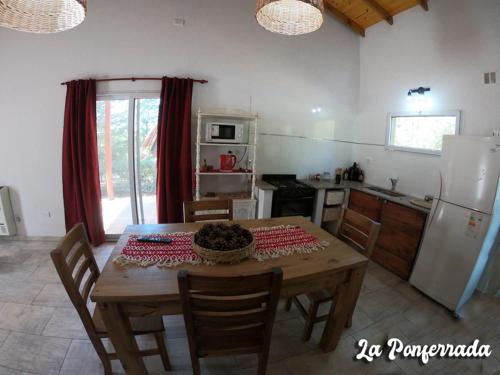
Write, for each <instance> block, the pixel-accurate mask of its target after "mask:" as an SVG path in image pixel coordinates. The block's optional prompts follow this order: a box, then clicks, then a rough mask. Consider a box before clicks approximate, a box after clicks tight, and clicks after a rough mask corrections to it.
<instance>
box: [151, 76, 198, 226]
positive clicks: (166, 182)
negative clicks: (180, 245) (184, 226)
mask: <svg viewBox="0 0 500 375" xmlns="http://www.w3.org/2000/svg"><path fill="white" fill-rule="evenodd" d="M192 93H193V80H192V79H181V78H168V77H163V79H162V88H161V98H160V112H159V117H158V147H157V156H158V159H157V162H156V167H157V178H156V194H157V195H156V206H157V213H158V223H179V222H182V221H183V202H184V201H190V200H192V199H193V192H192V165H191V98H192Z"/></svg>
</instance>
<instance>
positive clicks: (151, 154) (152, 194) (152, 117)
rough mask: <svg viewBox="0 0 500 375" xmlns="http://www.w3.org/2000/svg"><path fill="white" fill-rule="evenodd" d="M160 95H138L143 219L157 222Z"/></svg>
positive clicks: (139, 188)
mask: <svg viewBox="0 0 500 375" xmlns="http://www.w3.org/2000/svg"><path fill="white" fill-rule="evenodd" d="M159 106H160V99H158V98H154V99H136V101H135V108H136V109H135V113H136V124H135V126H136V141H137V143H136V155H138V158H137V160H136V164H135V165H136V170H137V173H136V176H137V181H136V186H137V201H138V206H139V207H138V211H139V222H140V223H144V224H155V223H156V222H157V215H156V135H157V130H158V110H159Z"/></svg>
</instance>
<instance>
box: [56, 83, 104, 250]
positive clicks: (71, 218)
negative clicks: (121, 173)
mask: <svg viewBox="0 0 500 375" xmlns="http://www.w3.org/2000/svg"><path fill="white" fill-rule="evenodd" d="M96 122H97V120H96V83H95V80H78V81H72V82H70V83H69V84H68V86H67V91H66V107H65V113H64V132H63V160H62V169H63V170H62V174H63V195H64V215H65V220H66V231H69V230H70V229H71V228H73V226H74V225H75V224H77V223H80V222H83V223H84V224H85V228H86V229H87V233H88V236H89V239H90V241H91V242H92V244H93V245H99V244H101V243H103V242H104V227H103V223H102V207H101V188H100V184H99V160H98V155H97V129H96Z"/></svg>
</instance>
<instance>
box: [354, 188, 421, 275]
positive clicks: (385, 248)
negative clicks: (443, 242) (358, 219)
mask: <svg viewBox="0 0 500 375" xmlns="http://www.w3.org/2000/svg"><path fill="white" fill-rule="evenodd" d="M353 193H354V194H353ZM367 196H368V197H367ZM363 205H364V206H363ZM349 208H351V209H352V210H354V211H357V212H359V213H361V214H363V215H365V216H368V217H370V218H371V219H373V220H376V221H379V222H380V224H381V228H380V234H379V237H378V240H377V243H376V245H375V248H374V250H373V254H372V260H374V261H375V262H377V263H379V264H380V265H381V266H383V267H385V268H386V269H388V270H390V271H392V272H393V273H395V274H396V275H398V276H399V277H401V278H403V279H405V280H408V279H409V277H410V274H411V270H412V268H413V263H414V262H415V257H416V255H417V250H418V247H419V245H420V241H421V238H422V234H423V231H424V226H425V220H426V218H427V214H426V213H425V212H422V211H420V210H416V209H413V208H410V207H406V206H403V205H400V204H397V203H394V202H391V201H387V200H384V199H381V198H378V200H377V197H375V196H373V195H371V194H367V193H363V192H360V191H355V190H352V191H351V198H350V200H349ZM377 209H378V210H377Z"/></svg>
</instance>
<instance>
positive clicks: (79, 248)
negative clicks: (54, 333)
mask: <svg viewBox="0 0 500 375" xmlns="http://www.w3.org/2000/svg"><path fill="white" fill-rule="evenodd" d="M50 256H51V258H52V261H53V262H54V265H55V267H56V270H57V273H58V274H59V277H60V278H61V281H62V284H63V285H64V288H65V289H66V292H67V293H68V295H69V298H70V299H71V302H72V303H73V305H74V306H75V309H76V311H77V312H78V315H79V316H80V319H81V320H82V323H83V325H84V327H85V330H86V331H87V334H88V335H89V339H90V341H91V342H92V344H93V345H94V348H95V350H96V352H97V355H98V356H99V358H100V359H101V361H102V365H103V366H104V372H105V374H112V370H111V360H114V359H118V357H117V355H116V353H108V352H107V351H106V349H105V348H104V345H103V343H102V341H101V339H103V338H106V337H108V335H107V332H106V327H105V325H104V322H103V320H102V317H101V314H100V311H99V309H98V308H96V309H95V311H94V314H93V316H92V315H91V314H90V311H89V309H88V307H87V302H88V298H89V295H90V292H91V290H92V288H93V286H94V285H95V283H96V282H97V279H98V278H99V276H100V272H99V268H98V266H97V263H96V261H95V258H94V254H93V253H92V248H91V246H90V243H89V240H88V238H87V233H86V231H85V227H84V226H83V224H77V225H76V226H75V227H74V228H73V229H71V230H70V231H69V232H68V234H66V236H65V237H64V238H63V239H62V240H61V241H60V242H59V244H58V245H57V248H56V249H55V250H53V251H52V252H51V253H50ZM130 323H131V325H132V330H133V332H134V334H135V335H145V334H153V335H154V336H155V339H156V343H157V345H158V347H157V348H156V349H150V350H143V351H141V355H143V356H151V355H157V354H159V355H160V356H161V360H162V362H163V367H164V368H165V370H170V362H169V358H168V353H167V348H166V345H165V340H164V337H163V333H164V331H165V328H164V326H163V321H162V319H161V317H151V318H131V319H130Z"/></svg>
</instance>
